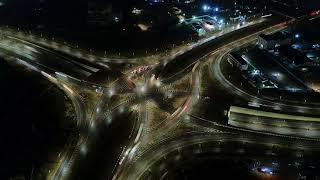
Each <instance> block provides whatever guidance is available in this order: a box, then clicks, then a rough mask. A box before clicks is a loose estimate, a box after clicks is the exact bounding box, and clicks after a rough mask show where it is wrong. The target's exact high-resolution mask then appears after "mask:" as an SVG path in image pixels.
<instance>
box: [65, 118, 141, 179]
mask: <svg viewBox="0 0 320 180" xmlns="http://www.w3.org/2000/svg"><path fill="white" fill-rule="evenodd" d="M134 119H135V115H134V114H133V113H132V112H123V113H122V114H121V115H114V116H113V117H112V123H111V124H109V125H107V126H105V125H103V124H100V126H95V127H91V128H90V131H94V132H92V133H91V135H89V137H88V140H87V141H86V144H85V146H86V147H87V150H86V151H87V152H84V153H82V154H81V153H80V154H79V156H78V157H77V160H76V161H75V162H74V163H73V166H72V167H71V169H72V171H71V174H70V176H68V178H70V179H79V180H80V179H106V178H107V179H110V178H111V177H112V172H113V169H114V166H115V164H116V163H117V162H118V157H119V156H120V155H121V153H122V150H123V148H124V147H125V145H126V144H128V142H129V137H130V132H131V129H132V128H133V126H134ZM106 121H108V120H106Z"/></svg>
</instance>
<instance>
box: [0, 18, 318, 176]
mask: <svg viewBox="0 0 320 180" xmlns="http://www.w3.org/2000/svg"><path fill="white" fill-rule="evenodd" d="M286 27H287V24H286V22H284V21H282V22H277V21H272V20H265V21H259V22H257V23H256V24H253V25H250V26H248V27H244V28H243V29H239V30H234V32H229V31H227V32H225V34H220V36H219V37H215V38H211V39H207V40H205V42H201V43H199V42H197V43H195V44H193V45H190V46H191V47H190V46H186V49H183V50H179V53H174V54H170V55H168V56H165V57H163V56H159V57H153V58H152V60H150V61H148V58H145V59H144V60H141V61H139V60H137V59H134V58H131V59H125V58H123V59H117V58H108V57H97V56H94V57H93V56H92V55H90V54H86V53H85V52H80V51H79V52H74V51H73V49H68V48H66V46H64V45H59V44H57V43H56V42H52V43H48V41H46V43H47V44H50V46H48V45H43V42H40V41H38V42H37V41H36V40H35V41H32V39H36V38H37V37H32V38H31V39H30V37H29V36H28V37H25V38H24V35H23V32H14V31H13V30H10V32H9V30H8V28H5V27H4V28H1V30H2V33H1V39H0V55H1V56H3V57H4V58H5V59H6V60H8V61H9V62H12V63H16V64H21V65H23V66H25V67H27V68H29V69H31V70H32V71H36V72H39V73H41V74H42V75H43V76H44V77H46V78H47V79H48V80H49V81H51V82H52V83H53V84H55V85H56V86H58V87H59V88H60V89H61V90H63V91H64V92H65V94H66V95H67V96H68V97H69V98H70V100H71V101H72V103H73V105H74V108H75V111H76V115H77V125H78V128H79V136H78V137H77V139H78V141H77V142H73V141H72V142H70V144H68V145H67V146H66V148H65V150H64V152H61V153H59V156H58V157H57V160H56V163H54V164H52V165H51V167H50V168H49V169H48V174H47V179H88V178H91V179H139V178H140V179H145V178H147V177H149V176H151V177H152V174H153V173H154V172H155V173H157V174H159V177H161V178H165V177H166V175H167V174H168V171H169V170H170V169H168V168H169V167H168V168H166V167H165V165H164V167H162V168H160V170H159V169H158V168H156V167H155V166H154V165H155V164H157V163H160V164H161V162H162V163H164V164H166V161H171V160H169V158H167V157H173V158H177V157H179V154H180V155H181V154H183V152H184V151H188V152H189V150H190V148H191V151H190V152H191V153H194V154H199V153H204V152H207V151H210V152H214V154H215V155H217V154H221V155H223V154H224V152H228V153H233V154H236V155H239V154H240V155H241V156H248V157H261V158H262V157H268V156H270V155H272V156H273V157H279V158H280V157H281V155H283V154H288V157H291V158H292V159H294V158H297V159H299V158H304V157H309V158H314V157H316V153H315V152H319V151H320V149H319V144H318V143H319V141H320V139H317V138H308V137H295V136H290V135H281V134H275V133H271V132H259V131H253V130H248V129H243V128H237V127H232V126H229V125H226V124H225V123H222V121H221V120H217V119H215V118H216V117H212V119H208V118H204V117H203V116H202V115H201V114H199V113H197V109H199V107H202V106H204V104H205V101H206V100H205V99H206V98H207V97H206V96H204V94H210V93H211V92H207V91H208V89H207V88H206V87H204V85H203V83H202V82H203V81H204V79H215V81H210V82H211V83H213V82H215V83H218V84H214V85H213V86H217V87H218V86H219V88H221V87H222V89H224V91H225V94H226V96H232V97H235V98H236V99H238V101H243V102H244V103H256V104H259V105H260V106H265V107H269V108H273V109H274V110H285V112H287V113H290V112H291V111H292V112H294V111H298V112H301V113H304V112H307V113H312V112H318V110H319V108H318V107H316V106H314V105H312V106H311V105H308V104H307V105H294V104H286V103H284V102H275V101H270V100H266V99H262V98H260V97H257V96H256V95H253V94H248V93H247V92H244V91H242V90H241V89H239V88H238V87H236V86H234V85H233V84H232V83H231V82H230V81H228V79H227V78H226V77H225V76H224V74H223V73H222V71H223V69H221V66H220V63H221V61H222V60H223V58H224V57H225V55H226V54H227V53H229V52H230V51H231V50H233V49H235V48H238V47H240V46H243V45H246V44H248V43H252V42H254V41H255V40H256V38H257V36H258V35H259V34H261V33H271V32H275V31H279V30H281V29H284V28H286ZM49 42H50V41H49ZM52 46H55V47H56V48H53V47H52ZM59 47H63V48H59ZM66 49H67V50H66ZM123 63H125V64H127V66H121V65H119V64H123ZM128 64H130V66H128ZM142 66H147V67H148V68H147V69H145V70H143V71H142V72H140V73H139V74H133V73H132V71H133V70H137V69H139V68H141V67H142ZM204 71H208V72H205V73H204ZM95 74H98V75H96V76H97V77H96V76H95ZM204 74H209V75H210V77H204V76H203V75H204ZM210 90H212V89H210ZM213 91H214V89H213ZM212 93H215V92H212ZM212 99H213V98H212ZM213 103H214V102H213ZM230 105H232V104H230ZM207 109H210V107H207ZM226 110H227V109H224V108H221V109H212V110H211V111H217V112H218V111H219V112H220V111H221V112H225V111H226ZM225 118H226V117H225ZM233 146H236V147H237V148H230V147H233ZM255 146H259V148H257V149H259V150H258V151H257V152H256V154H255V153H253V152H252V150H251V149H254V147H255ZM190 152H189V153H190ZM172 153H175V154H176V155H175V156H171V155H170V154H172ZM176 160H177V161H178V160H179V158H178V159H176ZM154 169H155V170H154Z"/></svg>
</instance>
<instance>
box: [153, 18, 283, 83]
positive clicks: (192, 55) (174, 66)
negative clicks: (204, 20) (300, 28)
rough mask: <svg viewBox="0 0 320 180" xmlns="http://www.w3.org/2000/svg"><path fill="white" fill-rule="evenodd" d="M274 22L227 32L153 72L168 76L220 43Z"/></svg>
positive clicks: (163, 76) (227, 41) (228, 41)
mask: <svg viewBox="0 0 320 180" xmlns="http://www.w3.org/2000/svg"><path fill="white" fill-rule="evenodd" d="M276 23H278V22H271V21H268V22H263V23H261V24H256V25H253V26H249V27H246V28H244V29H240V30H237V31H234V32H231V33H228V34H226V35H223V36H221V37H217V38H216V39H213V40H212V41H209V42H207V43H205V44H202V45H200V46H198V47H195V48H194V49H192V50H190V51H188V52H186V53H184V54H182V55H180V56H177V57H176V58H175V59H173V60H171V61H170V62H168V63H167V64H165V65H163V64H160V65H159V66H158V67H157V68H155V69H154V70H153V71H154V74H156V75H157V77H158V76H159V77H161V78H164V79H165V78H167V77H170V76H172V75H174V73H176V72H177V71H179V70H182V69H184V68H186V67H187V66H189V65H190V64H192V63H193V62H194V61H195V60H198V59H199V58H201V57H202V56H203V55H205V54H207V53H209V52H211V51H213V50H214V49H217V48H218V47H220V46H222V45H225V44H228V43H230V42H232V41H235V40H236V39H240V38H241V37H243V36H246V35H250V34H252V33H255V32H258V31H260V30H263V29H266V28H267V27H270V26H272V25H274V24H276Z"/></svg>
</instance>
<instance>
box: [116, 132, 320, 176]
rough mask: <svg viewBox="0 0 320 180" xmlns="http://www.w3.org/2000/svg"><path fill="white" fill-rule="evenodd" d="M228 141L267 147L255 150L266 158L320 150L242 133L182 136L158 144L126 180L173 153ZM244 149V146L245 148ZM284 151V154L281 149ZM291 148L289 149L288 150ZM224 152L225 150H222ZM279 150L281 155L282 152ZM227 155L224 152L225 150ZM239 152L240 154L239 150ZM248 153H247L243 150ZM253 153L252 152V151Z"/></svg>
mask: <svg viewBox="0 0 320 180" xmlns="http://www.w3.org/2000/svg"><path fill="white" fill-rule="evenodd" d="M227 142H231V144H234V143H236V144H239V145H247V144H253V146H254V147H264V148H265V150H259V151H255V150H254V151H253V152H257V153H259V155H265V154H266V153H269V154H268V156H270V153H273V154H274V155H277V154H278V155H277V156H275V157H278V156H279V157H289V156H290V157H292V158H297V155H299V156H300V155H301V154H303V156H312V155H316V154H317V153H315V152H319V150H320V148H319V146H318V145H315V144H314V143H309V144H303V143H300V142H296V141H288V140H286V139H284V140H280V139H272V138H270V139H265V138H257V137H250V136H248V137H247V136H240V135H238V134H235V135H232V134H223V133H220V134H211V135H203V134H202V135H197V136H190V135H188V136H187V137H179V138H177V139H175V140H174V141H170V142H167V141H165V142H163V143H161V144H158V145H155V146H153V147H151V148H150V149H148V150H147V151H145V152H144V154H143V155H142V156H141V157H140V158H139V159H138V160H136V162H135V164H133V165H132V167H131V168H130V170H129V171H127V174H123V176H122V178H129V179H136V178H139V177H140V176H141V175H142V174H143V173H144V172H146V171H147V170H148V169H149V168H150V166H151V165H152V164H154V163H155V162H157V161H158V160H160V159H162V158H165V157H167V155H168V154H169V153H170V152H173V151H178V152H179V151H181V149H183V148H184V147H187V146H192V145H197V144H204V143H210V144H212V145H213V146H217V147H219V148H220V145H221V144H225V143H227ZM243 148H244V147H241V149H243ZM210 149H211V150H214V149H213V148H210ZM282 149H283V150H284V151H283V152H281V150H282ZM287 149H289V150H287ZM218 150H219V151H221V149H218ZM225 150H226V151H238V150H239V149H235V148H230V147H228V148H226V149H225ZM278 151H279V152H278ZM221 152H222V153H223V151H221ZM238 152H239V151H238ZM240 152H243V153H245V152H246V151H240ZM249 152H251V151H249ZM243 153H242V154H243Z"/></svg>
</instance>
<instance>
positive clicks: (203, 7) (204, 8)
mask: <svg viewBox="0 0 320 180" xmlns="http://www.w3.org/2000/svg"><path fill="white" fill-rule="evenodd" d="M202 9H203V10H204V11H208V10H209V9H211V7H210V6H208V5H203V6H202Z"/></svg>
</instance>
